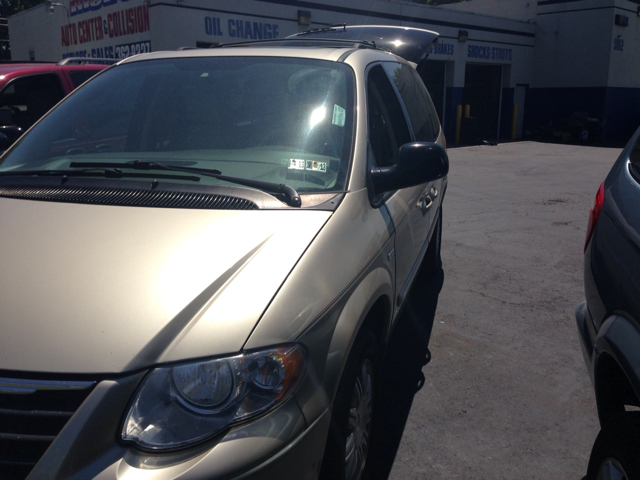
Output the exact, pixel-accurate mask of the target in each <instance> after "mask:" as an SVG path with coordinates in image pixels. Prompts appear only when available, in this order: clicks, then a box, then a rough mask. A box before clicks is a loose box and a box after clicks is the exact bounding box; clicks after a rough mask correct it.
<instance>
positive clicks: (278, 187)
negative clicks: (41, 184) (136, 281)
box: [69, 160, 302, 207]
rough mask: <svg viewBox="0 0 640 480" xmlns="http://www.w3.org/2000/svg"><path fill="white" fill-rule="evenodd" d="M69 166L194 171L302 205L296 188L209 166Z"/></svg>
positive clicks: (139, 163)
mask: <svg viewBox="0 0 640 480" xmlns="http://www.w3.org/2000/svg"><path fill="white" fill-rule="evenodd" d="M69 166H70V167H71V168H77V167H91V168H104V169H116V170H118V169H120V168H133V169H135V170H173V171H176V172H188V173H196V174H198V175H202V176H205V177H213V178H217V179H218V180H223V181H225V182H230V183H236V184H238V185H243V186H245V187H251V188H257V189H258V190H262V191H265V192H268V193H281V194H283V195H284V196H285V199H286V202H287V205H289V206H290V207H299V206H301V205H302V201H301V200H300V195H299V194H298V192H296V190H295V189H294V188H293V187H291V186H289V185H286V184H284V183H274V182H265V181H262V180H251V179H249V178H241V177H230V176H228V175H223V174H222V172H221V171H220V170H215V169H209V168H197V167H186V166H180V165H169V164H166V163H161V162H146V161H142V160H133V161H131V162H125V163H117V162H71V163H70V164H69Z"/></svg>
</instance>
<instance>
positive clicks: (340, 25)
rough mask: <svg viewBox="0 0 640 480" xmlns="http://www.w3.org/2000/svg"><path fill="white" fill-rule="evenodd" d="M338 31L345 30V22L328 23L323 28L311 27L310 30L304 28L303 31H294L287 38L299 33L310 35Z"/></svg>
mask: <svg viewBox="0 0 640 480" xmlns="http://www.w3.org/2000/svg"><path fill="white" fill-rule="evenodd" d="M340 29H342V30H340ZM340 31H343V32H346V31H347V24H346V23H336V24H335V25H329V26H328V27H323V28H312V29H310V30H305V31H304V32H298V33H294V34H293V35H289V36H288V37H287V38H291V37H297V36H300V35H310V34H312V33H324V32H340Z"/></svg>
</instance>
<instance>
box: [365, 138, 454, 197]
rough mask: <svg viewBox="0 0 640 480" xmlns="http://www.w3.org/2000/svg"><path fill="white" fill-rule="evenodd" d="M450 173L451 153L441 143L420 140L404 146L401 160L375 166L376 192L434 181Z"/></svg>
mask: <svg viewBox="0 0 640 480" xmlns="http://www.w3.org/2000/svg"><path fill="white" fill-rule="evenodd" d="M447 173H449V156H448V155H447V152H446V150H445V149H444V148H442V147H441V146H440V145H438V144H437V143H431V142H416V143H407V144H405V145H402V146H401V147H400V154H399V159H398V163H396V164H395V165H392V166H390V167H374V168H372V169H371V183H372V184H373V189H374V191H375V193H376V194H380V193H384V192H391V191H393V190H399V189H401V188H407V187H413V186H415V185H420V184H421V183H427V182H432V181H434V180H438V179H439V178H442V177H444V176H445V175H447Z"/></svg>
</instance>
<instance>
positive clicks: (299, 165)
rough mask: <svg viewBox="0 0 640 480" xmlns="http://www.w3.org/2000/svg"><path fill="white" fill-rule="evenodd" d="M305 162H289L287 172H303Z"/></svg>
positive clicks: (295, 160) (293, 160) (294, 159)
mask: <svg viewBox="0 0 640 480" xmlns="http://www.w3.org/2000/svg"><path fill="white" fill-rule="evenodd" d="M306 163H307V162H305V161H304V160H301V159H299V158H292V159H291V160H289V170H304V169H305V165H306Z"/></svg>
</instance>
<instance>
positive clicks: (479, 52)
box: [467, 45, 513, 62]
mask: <svg viewBox="0 0 640 480" xmlns="http://www.w3.org/2000/svg"><path fill="white" fill-rule="evenodd" d="M467 57H468V58H477V59H481V60H496V61H506V62H510V61H511V60H513V50H511V49H510V48H499V47H484V46H480V45H469V46H468V47H467Z"/></svg>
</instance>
